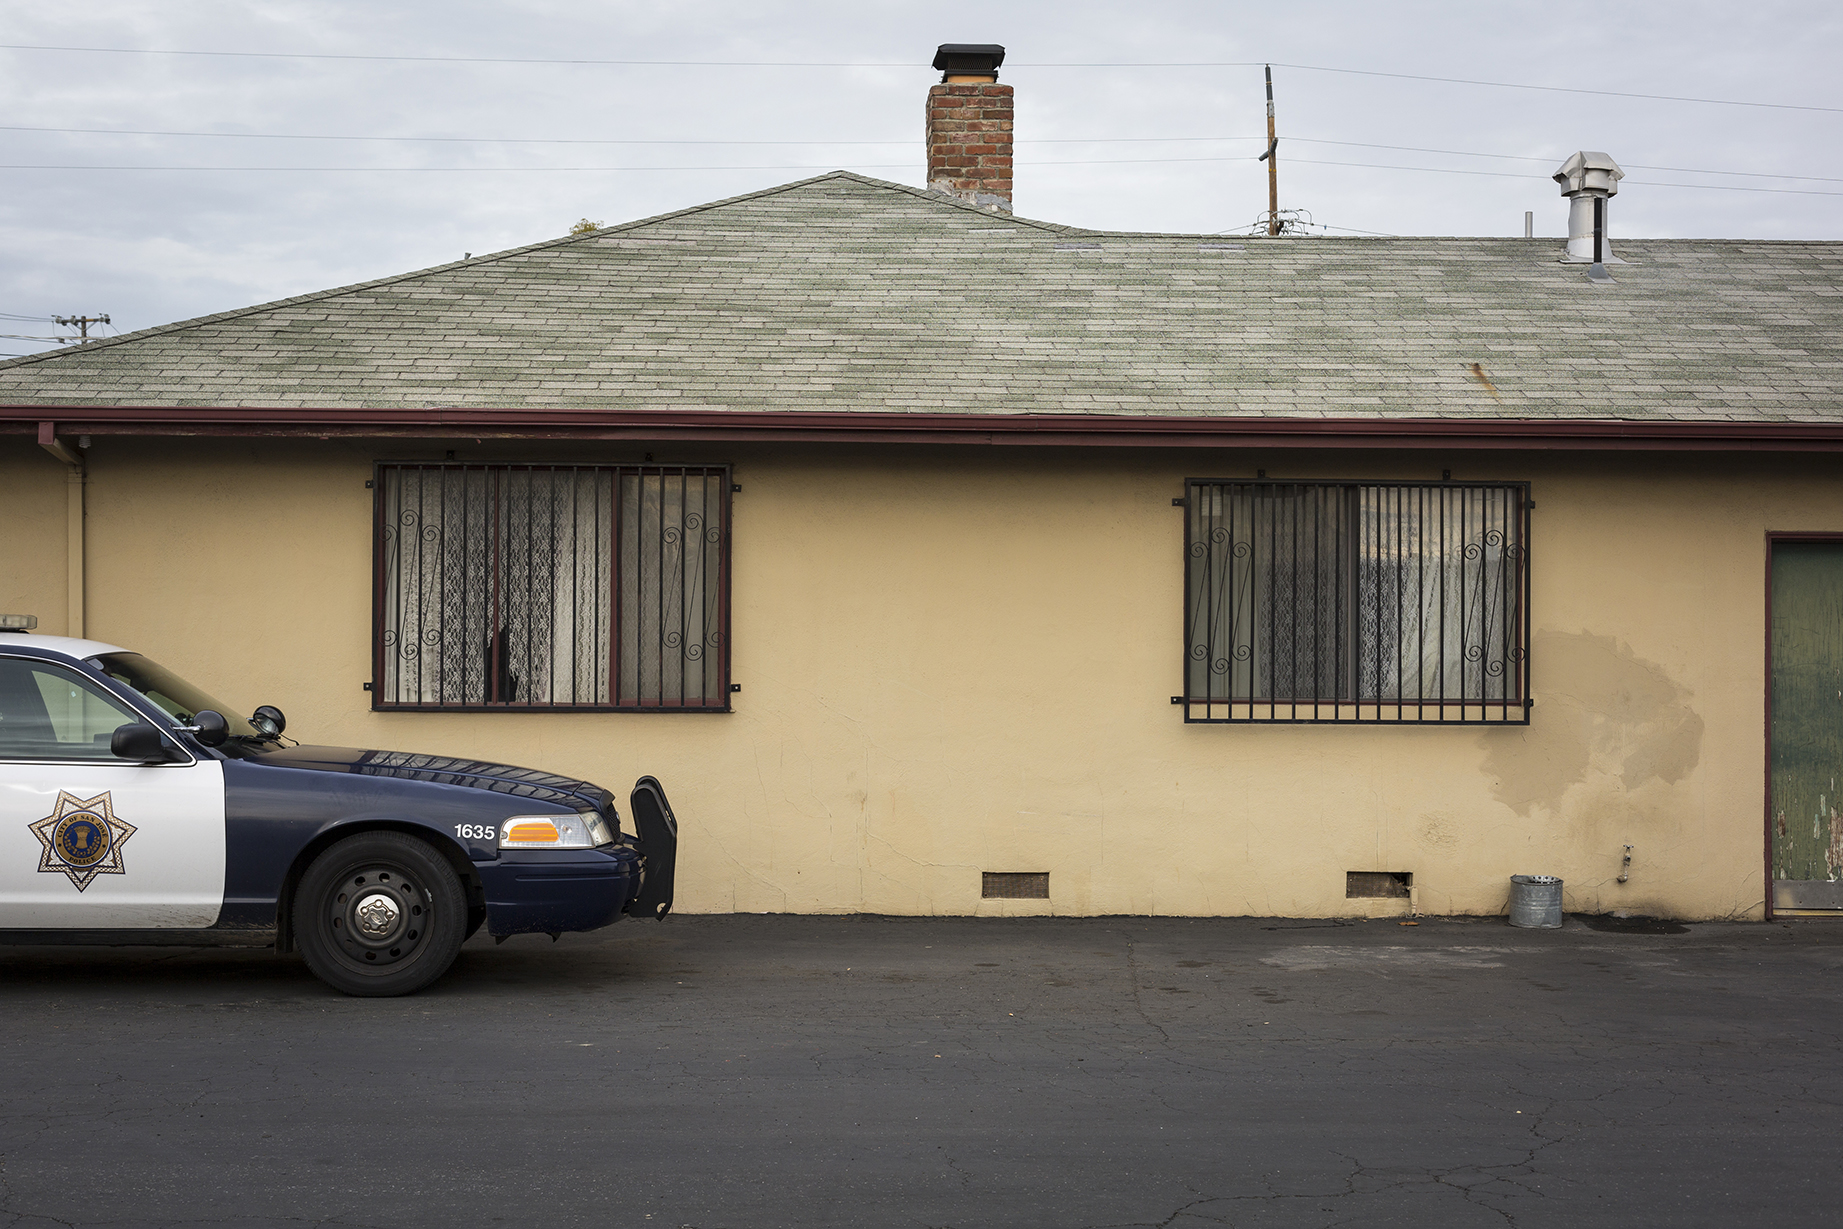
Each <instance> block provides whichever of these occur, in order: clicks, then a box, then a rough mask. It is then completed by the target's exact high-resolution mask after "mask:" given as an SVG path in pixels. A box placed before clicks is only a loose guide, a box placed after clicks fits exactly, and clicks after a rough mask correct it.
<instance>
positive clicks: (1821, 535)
mask: <svg viewBox="0 0 1843 1229" xmlns="http://www.w3.org/2000/svg"><path fill="white" fill-rule="evenodd" d="M1781 542H1836V543H1843V532H1839V531H1836V530H1785V531H1777V530H1770V529H1769V530H1767V533H1766V567H1765V572H1766V626H1765V628H1764V635H1763V636H1762V637H1761V638H1762V640H1763V641H1764V642H1765V646H1766V655H1765V679H1764V696H1765V701H1766V704H1765V711H1764V712H1763V713H1762V714H1761V723H1762V725H1763V726H1764V727H1765V737H1764V739H1763V742H1764V745H1765V748H1766V756H1765V762H1764V764H1763V766H1762V774H1761V778H1762V779H1761V785H1762V790H1761V793H1762V802H1761V806H1760V810H1761V820H1762V827H1761V833H1762V835H1763V836H1764V838H1765V842H1764V844H1763V845H1762V846H1761V849H1760V857H1761V868H1760V869H1761V872H1762V874H1763V876H1764V878H1763V879H1762V884H1763V887H1764V895H1765V898H1766V920H1767V921H1769V922H1770V921H1772V920H1773V917H1774V911H1773V548H1774V547H1776V546H1777V545H1779V543H1781ZM1787 916H1792V917H1805V916H1829V915H1818V914H1807V913H1806V912H1805V911H1804V910H1802V909H1800V910H1797V911H1795V912H1794V913H1790V914H1788V915H1787Z"/></svg>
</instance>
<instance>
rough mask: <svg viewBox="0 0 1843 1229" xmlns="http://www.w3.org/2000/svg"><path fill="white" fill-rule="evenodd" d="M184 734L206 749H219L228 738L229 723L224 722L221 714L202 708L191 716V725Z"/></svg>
mask: <svg viewBox="0 0 1843 1229" xmlns="http://www.w3.org/2000/svg"><path fill="white" fill-rule="evenodd" d="M186 733H188V734H190V735H191V736H192V737H194V738H196V739H198V741H200V742H202V743H204V744H205V745H206V746H207V747H221V746H223V745H224V740H225V739H227V738H229V737H230V722H228V721H226V720H224V714H223V713H218V712H213V711H212V710H211V709H208V708H202V709H200V710H199V711H198V712H196V713H193V714H192V724H191V725H189V726H187V727H186Z"/></svg>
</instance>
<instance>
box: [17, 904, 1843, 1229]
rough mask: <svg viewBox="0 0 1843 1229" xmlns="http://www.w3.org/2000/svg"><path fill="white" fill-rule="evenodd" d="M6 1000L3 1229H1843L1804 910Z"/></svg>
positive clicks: (637, 939) (638, 932)
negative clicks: (374, 988) (1759, 919)
mask: <svg viewBox="0 0 1843 1229" xmlns="http://www.w3.org/2000/svg"><path fill="white" fill-rule="evenodd" d="M1660 930H1661V931H1663V932H1665V933H1658V932H1657V931H1660ZM1670 931H1676V932H1678V933H1668V932H1670ZM0 1021H3V1022H4V1030H3V1032H0V1089H3V1092H0V1229H14V1227H18V1229H26V1227H28V1226H30V1227H33V1229H38V1227H40V1226H74V1225H81V1226H91V1225H107V1226H112V1227H114V1226H122V1227H128V1226H180V1225H185V1226H252V1227H263V1229H268V1227H275V1229H280V1227H282V1226H288V1227H291V1229H293V1227H302V1226H312V1225H328V1226H334V1225H338V1226H379V1227H392V1229H401V1227H405V1226H423V1225H467V1226H483V1225H497V1224H516V1225H521V1226H523V1225H533V1226H549V1225H557V1226H574V1225H584V1226H596V1227H598V1229H602V1227H608V1229H629V1227H631V1229H643V1227H644V1229H668V1227H669V1229H680V1227H683V1226H693V1227H695V1229H771V1227H774V1226H834V1225H836V1226H903V1227H907V1226H931V1227H948V1226H952V1227H956V1229H973V1227H983V1226H1047V1227H1053V1229H1085V1227H1096V1229H1098V1227H1101V1226H1129V1225H1131V1226H1167V1227H1169V1229H1204V1227H1206V1226H1208V1227H1216V1226H1235V1227H1237V1229H1243V1227H1255V1226H1260V1227H1268V1226H1273V1227H1279V1226H1286V1227H1289V1229H1290V1227H1294V1226H1331V1225H1361V1226H1397V1225H1399V1226H1415V1227H1416V1229H1422V1227H1428V1226H1438V1227H1448V1226H1455V1227H1465V1226H1474V1225H1476V1226H1515V1227H1517V1229H1530V1227H1534V1226H1569V1227H1571V1229H1572V1227H1581V1226H1600V1225H1604V1226H1618V1227H1619V1229H1632V1227H1635V1226H1646V1225H1664V1226H1692V1225H1721V1226H1732V1225H1746V1224H1770V1225H1783V1226H1804V1225H1821V1224H1839V1223H1843V1165H1839V1162H1838V1159H1837V1141H1838V1140H1839V1139H1840V1138H1843V1046H1840V1045H1839V1033H1840V1032H1843V924H1834V923H1828V922H1811V921H1795V922H1789V923H1772V924H1705V925H1697V926H1690V927H1662V928H1651V930H1650V932H1647V930H1646V929H1644V928H1641V929H1639V930H1638V931H1636V932H1629V931H1604V930H1595V929H1591V928H1589V927H1588V926H1586V925H1584V924H1583V922H1582V920H1580V919H1575V918H1570V919H1569V921H1568V924H1567V926H1566V927H1565V928H1564V929H1562V930H1559V931H1527V930H1516V929H1512V928H1511V927H1509V926H1507V925H1506V924H1505V923H1504V922H1503V921H1501V920H1472V921H1462V920H1425V921H1423V922H1422V923H1421V924H1420V925H1418V926H1400V925H1397V924H1396V923H1394V922H1392V921H1375V922H1357V923H1339V922H1330V921H1319V922H1311V921H1273V920H1254V919H1207V920H1186V919H1148V918H1106V919H1082V920H1075V919H1049V918H1031V919H1009V920H994V919H967V918H944V919H913V918H859V917H832V918H816V917H788V916H767V917H763V916H725V917H673V918H668V919H666V920H665V921H664V922H660V923H652V922H636V921H625V922H622V923H621V924H620V925H618V926H616V927H614V928H612V929H610V930H608V931H604V932H601V933H598V934H590V935H565V936H564V937H563V939H562V941H561V942H557V943H555V944H553V943H551V942H550V941H549V940H548V939H545V938H542V937H530V936H526V937H521V938H518V939H514V940H512V941H510V942H508V943H506V944H504V945H503V946H494V945H493V944H492V943H491V942H490V941H488V940H486V939H485V938H484V937H476V939H474V940H473V941H471V942H470V943H469V944H468V945H467V947H466V948H465V949H464V950H463V953H462V955H461V958H460V960H459V961H458V962H457V964H456V966H455V968H454V970H453V971H452V972H451V973H449V974H448V975H447V976H446V977H445V978H444V979H443V980H442V981H440V982H438V983H437V984H436V985H435V986H434V987H432V988H431V989H429V990H427V991H425V992H423V993H422V994H420V995H417V996H414V997H412V998H407V999H387V1000H360V999H349V998H345V997H343V996H341V995H339V994H337V993H335V992H333V991H331V990H328V989H326V988H325V987H323V986H321V985H320V984H319V983H318V982H316V981H315V980H313V978H312V977H311V976H310V975H309V974H308V973H307V972H306V970H305V969H304V968H303V967H302V966H301V964H300V962H299V961H298V959H278V958H276V957H275V956H274V955H273V954H271V953H267V952H260V951H199V950H183V951H176V950H159V949H147V948H137V949H55V948H43V947H40V948H0Z"/></svg>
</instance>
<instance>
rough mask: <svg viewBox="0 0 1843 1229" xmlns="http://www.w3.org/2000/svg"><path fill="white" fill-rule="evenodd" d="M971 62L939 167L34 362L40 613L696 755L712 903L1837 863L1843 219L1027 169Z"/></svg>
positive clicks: (601, 753)
mask: <svg viewBox="0 0 1843 1229" xmlns="http://www.w3.org/2000/svg"><path fill="white" fill-rule="evenodd" d="M986 50H988V51H989V50H991V49H986ZM955 55H959V56H963V57H965V58H963V59H955V58H953V56H955ZM937 67H944V68H945V69H946V70H947V75H948V79H947V80H945V81H944V82H943V83H942V84H940V85H936V86H934V87H933V89H932V90H931V91H930V97H929V110H928V124H929V139H928V149H929V159H930V170H929V184H930V186H929V187H928V188H926V189H917V188H912V187H907V186H903V185H900V184H895V183H886V182H881V181H878V180H874V179H868V178H865V177H863V176H860V175H854V174H847V173H844V172H838V173H834V174H828V175H821V176H819V177H817V178H813V179H808V180H803V181H801V182H798V183H792V184H787V185H784V186H780V187H775V188H770V189H767V190H764V191H760V192H753V193H750V194H748V195H745V196H740V197H736V198H734V199H730V200H724V201H717V202H714V203H711V204H708V205H703V206H699V207H697V208H693V209H685V210H681V211H679V212H676V213H671V214H668V215H665V216H662V217H655V218H647V219H643V220H641V221H636V222H631V223H627V224H624V225H616V226H608V227H605V228H602V229H599V230H595V231H592V232H589V233H585V234H581V235H575V236H571V237H568V238H563V239H555V240H549V241H546V242H542V243H535V244H532V245H530V246H528V247H523V248H518V249H515V250H513V251H507V252H500V253H496V254H492V255H486V256H477V257H473V258H471V259H467V260H463V261H460V262H457V263H453V264H448V265H443V266H440V267H438V268H432V269H424V270H420V271H417V272H412V273H404V274H400V275H395V276H390V277H383V278H380V279H378V280H376V281H372V282H367V283H364V284H361V285H355V286H346V287H341V288H338V289H334V290H328V291H324V292H322V293H318V294H309V295H303V296H300V297H298V298H292V299H286V300H283V301H280V302H275V303H266V304H263V305H260V306H256V307H251V308H248V309H245V310H240V311H232V312H225V313H222V314H218V315H213V316H207V317H203V318H200V319H195V320H186V321H182V322H179V323H176V324H171V325H166V326H163V327H159V328H151V329H146V330H143V331H140V332H137V333H132V334H128V335H125V336H122V337H119V338H110V339H108V340H105V341H100V342H94V343H91V344H88V345H84V346H81V347H75V348H72V349H69V350H64V351H59V352H55V353H50V354H45V355H36V356H31V357H27V358H22V359H17V360H14V361H11V362H7V363H3V364H0V525H3V526H4V531H3V532H0V612H14V613H22V614H34V615H36V616H37V617H38V619H39V620H40V626H41V628H42V629H43V630H46V631H52V632H63V631H67V630H68V631H72V632H75V633H79V634H87V635H89V636H91V637H93V638H97V639H102V640H106V641H110V642H114V643H118V644H122V645H126V646H130V647H132V648H135V649H137V650H140V651H142V652H145V653H147V654H148V655H150V656H152V657H154V658H156V659H158V660H160V661H162V662H163V663H164V664H166V665H168V666H170V667H172V668H175V669H177V670H178V671H179V672H180V673H181V674H184V675H187V676H190V677H192V678H194V679H195V680H197V681H198V682H200V683H202V684H204V685H205V686H207V687H208V688H209V689H211V690H213V691H215V692H217V693H218V694H220V695H222V696H223V697H224V698H225V699H226V700H228V701H231V702H234V703H236V704H239V705H242V706H243V708H244V711H246V712H247V711H249V709H250V708H252V707H253V706H255V705H257V704H259V703H272V704H276V705H279V706H280V707H282V708H283V709H285V710H286V711H287V713H288V714H289V716H290V718H291V725H290V731H289V732H290V733H291V734H295V735H298V736H299V737H301V738H302V739H304V740H308V741H315V742H328V743H341V744H348V745H356V746H370V747H384V748H394V749H403V750H413V751H425V752H430V753H438V754H445V755H457V756H467V757H476V758H481V759H491V760H499V761H506V762H511V763H525V764H530V765H533V766H536V767H542V768H547V769H554V770H558V771H563V772H567V773H571V774H574V775H578V776H582V777H586V778H588V779H590V780H595V781H599V782H602V783H604V784H607V785H609V786H611V787H615V788H619V787H621V786H622V785H624V784H625V783H626V782H628V781H631V780H632V779H633V778H635V777H637V776H639V775H640V774H643V773H650V774H653V775H656V776H658V777H659V778H660V779H661V780H662V781H663V782H664V783H665V785H666V787H667V789H668V790H669V791H670V795H671V798H672V801H673V805H674V807H675V809H676V810H677V812H678V814H679V817H680V822H681V824H682V825H683V828H684V832H683V838H682V846H681V854H680V861H679V868H678V907H679V908H680V909H681V910H685V911H692V912H697V911H707V912H708V911H729V910H736V911H793V912H856V911H865V912H875V913H890V914H905V913H908V914H931V913H933V914H941V913H945V914H993V915H1009V914H1019V913H1048V912H1053V913H1056V914H1068V915H1097V914H1152V913H1158V914H1189V915H1233V914H1254V915H1310V916H1326V915H1364V914H1368V915H1383V914H1388V913H1390V912H1401V913H1406V912H1408V911H1409V910H1419V911H1421V912H1424V913H1433V914H1447V913H1452V914H1469V913H1495V912H1501V911H1502V910H1503V909H1504V908H1505V906H1506V900H1507V896H1508V892H1509V880H1510V876H1512V875H1513V874H1518V873H1540V874H1551V875H1559V876H1562V877H1563V878H1564V879H1565V881H1566V896H1565V900H1566V904H1567V907H1568V908H1569V909H1575V910H1582V911H1590V912H1610V911H1615V910H1630V911H1632V912H1635V913H1645V914H1656V915H1664V916H1673V917H1683V918H1717V917H1720V918H1727V917H1734V918H1758V917H1762V916H1768V915H1770V914H1771V913H1772V912H1774V911H1778V912H1781V913H1785V912H1822V911H1830V910H1843V880H1840V876H1843V821H1839V818H1838V805H1839V804H1838V802H1837V797H1838V787H1837V785H1836V778H1835V775H1834V774H1836V772H1837V771H1838V770H1837V767H1836V765H1837V763H1838V762H1839V758H1843V757H1840V756H1839V752H1843V482H1840V481H1839V455H1838V454H1839V450H1843V244H1839V243H1831V242H1810V243H1805V242H1752V241H1746V242H1741V241H1721V240H1635V239H1628V238H1624V237H1621V238H1619V239H1618V241H1617V245H1616V246H1617V256H1616V257H1615V256H1614V254H1613V245H1612V244H1611V243H1610V242H1609V241H1608V240H1607V239H1606V238H1605V233H1606V232H1605V220H1604V219H1605V213H1606V209H1607V203H1606V202H1607V200H1608V198H1609V197H1610V196H1611V195H1612V193H1613V192H1614V191H1616V189H1617V168H1616V167H1615V166H1613V164H1612V162H1611V160H1610V159H1606V158H1604V156H1603V155H1586V156H1582V157H1577V158H1576V159H1571V160H1570V163H1569V166H1567V167H1564V168H1563V170H1562V171H1561V172H1558V179H1559V180H1560V181H1561V182H1562V187H1563V192H1564V195H1566V196H1567V197H1568V200H1569V201H1570V202H1572V203H1571V204H1570V205H1569V208H1570V210H1571V213H1572V215H1573V217H1574V218H1575V220H1576V221H1575V225H1574V228H1573V233H1572V237H1571V239H1570V241H1569V244H1568V245H1566V246H1565V247H1564V246H1563V245H1561V244H1559V243H1556V242H1553V241H1548V240H1538V239H1520V238H1505V239H1493V238H1414V239H1319V238H1315V239H1303V238H1294V237H1281V238H1266V237H1257V238H1245V239H1224V238H1222V237H1220V236H1214V235H1184V234H1149V233H1148V234H1141V233H1122V232H1097V231H1092V230H1084V229H1080V228H1077V227H1070V226H1063V225H1057V224H1054V223H1049V222H1041V221H1032V220H1029V219H1027V218H1024V217H1022V216H1019V215H1017V214H1015V213H1013V212H1012V211H1011V205H1012V183H1011V164H1010V140H1011V136H1010V133H1011V121H1010V114H1011V111H1010V108H1011V94H1010V87H1009V86H1006V85H1000V84H998V83H997V80H996V67H997V62H996V59H995V58H992V57H988V58H986V59H984V60H982V59H981V58H980V49H977V48H975V49H970V50H968V49H959V50H958V51H956V52H954V53H953V54H952V55H949V56H947V57H944V62H943V63H937ZM1583 202H1585V206H1584V207H1583V204H1582V203H1583ZM1559 207H1560V203H1559V202H1558V208H1559ZM1596 218H1597V219H1598V220H1599V224H1600V239H1599V243H1598V247H1597V248H1596V246H1595V242H1594V238H1593V234H1592V230H1593V226H1594V221H1595V219H1596ZM4 773H5V769H4V766H3V765H0V780H3V779H4Z"/></svg>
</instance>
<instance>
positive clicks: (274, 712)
mask: <svg viewBox="0 0 1843 1229" xmlns="http://www.w3.org/2000/svg"><path fill="white" fill-rule="evenodd" d="M250 724H251V725H252V726H254V727H255V728H256V732H257V733H258V734H260V735H262V736H263V737H264V738H275V737H276V736H278V735H279V734H280V733H281V732H282V731H283V730H285V729H287V728H288V719H287V718H286V717H284V716H282V710H281V709H279V708H276V707H275V706H274V705H273V704H264V705H262V706H261V707H260V708H258V709H257V710H256V711H255V712H254V713H252V714H250Z"/></svg>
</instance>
